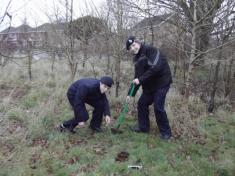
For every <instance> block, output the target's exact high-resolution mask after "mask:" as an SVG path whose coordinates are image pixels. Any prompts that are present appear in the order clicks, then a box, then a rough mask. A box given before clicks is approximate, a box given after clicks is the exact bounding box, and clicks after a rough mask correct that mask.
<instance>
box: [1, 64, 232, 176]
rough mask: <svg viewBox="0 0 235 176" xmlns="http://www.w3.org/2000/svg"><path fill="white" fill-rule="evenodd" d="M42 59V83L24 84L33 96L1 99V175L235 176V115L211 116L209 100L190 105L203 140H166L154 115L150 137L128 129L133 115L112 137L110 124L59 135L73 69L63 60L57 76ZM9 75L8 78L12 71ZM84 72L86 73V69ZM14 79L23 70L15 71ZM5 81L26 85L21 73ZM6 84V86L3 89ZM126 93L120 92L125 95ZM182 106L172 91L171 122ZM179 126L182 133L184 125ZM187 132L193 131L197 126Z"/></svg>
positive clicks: (67, 112) (113, 102)
mask: <svg viewBox="0 0 235 176" xmlns="http://www.w3.org/2000/svg"><path fill="white" fill-rule="evenodd" d="M38 64H39V65H40V66H41V69H43V71H42V72H40V70H37V69H36V70H35V72H33V73H34V74H35V73H37V75H38V76H37V77H38V78H37V81H38V82H37V81H35V82H33V83H31V84H30V85H29V83H26V82H23V84H21V88H22V89H24V88H25V89H27V93H26V94H24V95H22V96H20V98H16V99H14V98H12V96H11V95H9V93H8V92H7V93H6V94H4V95H5V97H8V101H7V103H6V102H5V101H1V102H0V107H1V108H0V117H1V118H0V119H2V121H1V129H0V134H1V136H0V137H1V142H0V168H1V169H0V176H29V175H35V176H41V175H53V176H65V175H68V176H76V175H79V176H114V175H118V176H119V175H120V176H145V175H146V176H158V175H159V176H182V175H187V176H188V175H189V176H198V175H199V176H233V175H235V150H234V149H235V138H234V136H235V128H234V127H235V113H234V112H233V113H232V112H228V111H224V110H222V109H220V110H218V112H216V113H215V114H214V115H210V116H208V115H206V114H205V113H204V109H205V108H203V104H202V103H200V102H199V101H198V100H197V104H196V106H192V108H191V109H190V111H191V112H192V114H193V113H195V114H198V116H194V117H193V122H194V121H196V123H195V124H196V125H195V124H194V123H187V125H195V126H192V127H194V128H196V129H197V131H198V132H199V133H200V136H196V137H195V136H193V137H194V138H196V139H197V140H190V138H186V137H184V136H181V137H179V138H176V139H173V140H171V141H163V140H160V139H159V134H158V130H157V128H156V124H155V122H154V120H153V119H152V123H151V131H150V134H149V135H147V134H136V133H133V132H130V131H129V126H132V125H135V124H136V118H135V117H133V115H128V116H127V119H125V122H124V124H123V125H122V126H121V130H122V131H123V133H122V134H116V135H114V134H112V133H111V131H110V127H107V126H105V125H103V126H102V127H103V129H104V132H103V133H98V134H97V133H92V131H91V130H90V129H88V127H85V128H83V129H77V133H76V134H75V135H71V134H68V133H59V132H58V131H56V130H55V126H56V125H58V124H59V123H61V122H62V121H63V120H67V119H69V118H71V117H72V116H73V112H72V111H71V109H70V107H69V104H68V101H67V99H66V95H65V93H66V90H67V85H68V82H67V78H68V77H69V76H68V77H67V78H66V76H64V77H63V76H62V75H66V74H65V73H64V72H66V73H67V71H66V69H65V68H64V69H63V64H61V63H58V65H56V68H57V69H58V70H61V73H56V74H50V73H49V72H50V71H48V69H47V65H46V64H45V63H44V62H43V63H38ZM44 64H45V65H44ZM34 67H36V66H34ZM16 70H17V69H16ZM2 72H4V74H5V75H7V73H6V69H5V70H2ZM20 73H21V74H20V75H19V76H20V77H27V76H24V73H23V72H22V71H21V72H20ZM1 74H2V73H1ZM4 74H2V75H4ZM86 74H87V73H86ZM50 75H52V77H51V79H50ZM79 75H80V76H81V77H82V73H81V74H80V73H79ZM12 76H14V77H15V76H16V74H13V73H12ZM2 79H3V80H2V81H1V82H2V83H3V82H4V85H5V84H7V85H17V86H19V83H18V81H17V83H14V79H16V78H13V77H11V76H10V77H9V78H8V79H6V77H5V76H3V78H2ZM35 79H36V78H35ZM7 80H8V81H7ZM55 80H58V81H55ZM12 81H13V82H12ZM7 88H8V89H10V88H9V87H7ZM13 88H14V86H13ZM5 89H6V87H4V86H2V89H0V91H3V90H4V91H5ZM123 92H124V93H123V94H121V95H120V97H124V96H125V95H124V94H125V91H123ZM112 95H114V91H113V92H111V94H110V95H109V98H110V99H111V107H112V113H113V115H114V116H117V115H118V112H119V111H118V110H120V107H117V106H116V104H119V106H120V104H121V103H122V99H121V98H120V97H119V98H114V96H112ZM3 98H4V97H3ZM174 106H176V107H174ZM181 106H182V104H181V101H180V98H179V97H177V96H176V95H174V94H170V96H169V97H168V100H167V111H168V115H169V118H170V122H171V123H174V122H176V121H179V120H180V118H181V117H182V116H183V113H182V112H181V111H180V107H181ZM193 107H194V108H193ZM118 108H119V109H118ZM176 109H177V111H176ZM176 114H178V115H176ZM184 120H187V119H184ZM88 124H89V123H88ZM88 124H87V125H88ZM172 126H173V132H175V131H176V130H180V129H181V128H182V126H183V124H182V126H177V125H174V124H172ZM178 128H179V129H178ZM190 129H191V128H190V127H189V128H187V130H190ZM184 130H185V129H184ZM188 133H190V134H191V132H190V131H188ZM195 135H197V134H195ZM201 136H203V138H202V139H201V138H200V137H201ZM124 151H125V152H128V153H129V156H128V158H127V159H126V160H123V161H122V162H120V161H116V158H117V156H118V154H119V153H120V152H124ZM128 165H141V166H143V168H142V169H139V170H138V169H130V168H128Z"/></svg>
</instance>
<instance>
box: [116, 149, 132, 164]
mask: <svg viewBox="0 0 235 176" xmlns="http://www.w3.org/2000/svg"><path fill="white" fill-rule="evenodd" d="M128 158H129V153H128V152H126V151H121V152H120V153H118V154H117V156H116V158H115V161H119V162H124V161H127V160H128Z"/></svg>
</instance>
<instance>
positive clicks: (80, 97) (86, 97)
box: [59, 76, 113, 133]
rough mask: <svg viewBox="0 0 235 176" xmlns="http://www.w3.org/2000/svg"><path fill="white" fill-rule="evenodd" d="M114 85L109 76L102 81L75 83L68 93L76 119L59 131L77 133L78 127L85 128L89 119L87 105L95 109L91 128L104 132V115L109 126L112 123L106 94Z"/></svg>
mask: <svg viewBox="0 0 235 176" xmlns="http://www.w3.org/2000/svg"><path fill="white" fill-rule="evenodd" d="M112 84H113V79H112V78H111V77H109V76H104V77H102V78H101V79H100V80H98V79H94V78H87V79H80V80H77V81H76V82H74V83H73V84H72V85H71V86H70V87H69V89H68V92H67V97H68V100H69V103H70V105H71V106H72V108H73V110H74V118H73V119H70V120H68V121H65V122H64V123H62V124H60V126H59V130H60V131H65V130H68V131H69V132H71V133H75V131H74V128H75V127H76V126H77V125H79V126H84V124H85V122H86V121H87V120H88V118H89V115H88V112H87V110H86V107H85V104H86V103H87V104H89V105H91V106H92V107H93V108H94V110H93V113H92V119H91V121H90V125H89V128H91V129H92V130H94V131H96V132H102V129H101V128H100V127H101V124H102V119H103V115H104V116H105V121H106V123H107V124H109V123H110V121H111V117H110V109H109V102H108V99H107V97H106V95H105V93H106V92H107V91H108V90H109V89H110V88H111V86H112Z"/></svg>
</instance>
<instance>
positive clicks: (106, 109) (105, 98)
mask: <svg viewBox="0 0 235 176" xmlns="http://www.w3.org/2000/svg"><path fill="white" fill-rule="evenodd" d="M104 115H105V116H106V115H109V116H110V108H109V101H108V99H107V97H106V95H104Z"/></svg>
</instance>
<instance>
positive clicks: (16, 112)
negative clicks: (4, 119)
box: [7, 108, 25, 122]
mask: <svg viewBox="0 0 235 176" xmlns="http://www.w3.org/2000/svg"><path fill="white" fill-rule="evenodd" d="M7 116H8V119H9V120H16V121H18V122H24V121H25V119H24V114H23V112H22V110H20V109H17V108H16V109H12V110H9V111H8V112H7Z"/></svg>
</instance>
